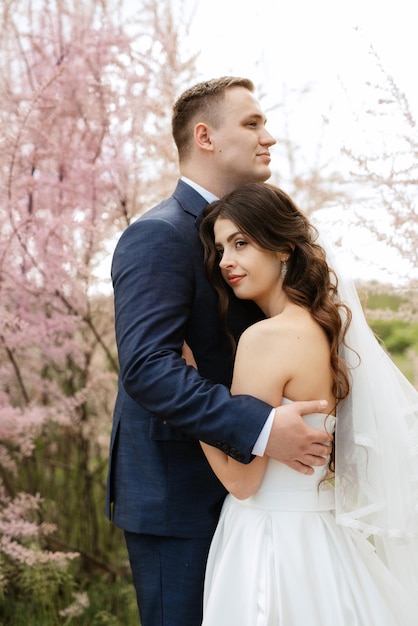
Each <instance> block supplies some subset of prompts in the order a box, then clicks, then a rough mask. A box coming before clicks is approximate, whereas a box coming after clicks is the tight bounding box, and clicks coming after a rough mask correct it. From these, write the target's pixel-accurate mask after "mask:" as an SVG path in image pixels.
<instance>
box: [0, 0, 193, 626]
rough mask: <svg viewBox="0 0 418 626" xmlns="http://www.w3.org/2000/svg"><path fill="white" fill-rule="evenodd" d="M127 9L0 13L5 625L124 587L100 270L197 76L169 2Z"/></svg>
mask: <svg viewBox="0 0 418 626" xmlns="http://www.w3.org/2000/svg"><path fill="white" fill-rule="evenodd" d="M125 4H126V3H125ZM130 9H131V10H130V11H129V12H128V11H127V7H125V6H124V3H123V2H103V1H100V2H99V1H97V2H96V1H95V0H90V1H89V2H86V3H85V2H78V1H77V0H55V1H53V2H51V1H48V0H45V1H44V0H39V1H37V2H31V1H30V0H10V1H9V2H5V3H3V4H2V9H1V11H2V13H1V30H0V32H1V35H0V37H1V39H0V46H1V50H2V54H1V60H0V63H1V67H0V81H1V82H0V89H1V107H0V128H1V132H0V136H1V145H2V149H1V156H0V177H1V184H0V228H1V242H0V277H1V280H0V372H1V389H0V420H1V421H0V436H1V443H0V532H1V543H0V590H1V592H0V599H1V601H2V608H3V613H4V618H2V619H4V622H2V623H4V624H13V626H17V625H18V624H25V625H27V624H29V623H32V622H30V619H31V620H33V623H39V624H43V625H45V624H47V623H63V617H64V616H67V617H68V619H70V618H71V617H72V616H73V614H74V612H75V614H76V613H77V612H78V613H83V614H85V615H86V619H87V618H89V619H90V620H91V618H92V615H93V614H94V611H95V610H96V611H97V607H96V609H94V607H93V608H90V609H89V607H88V606H86V598H85V596H82V595H81V596H80V595H78V596H76V598H75V600H74V598H73V596H72V595H71V594H72V593H73V592H76V593H78V594H80V593H81V592H83V591H84V589H85V586H86V585H89V584H90V583H91V577H92V575H93V574H96V573H101V574H105V575H106V577H107V581H109V580H110V579H111V580H115V579H117V577H118V576H121V575H124V574H126V572H127V571H128V566H127V562H126V554H125V551H124V547H123V548H122V546H123V543H122V541H121V537H120V536H119V534H118V533H117V530H116V529H115V528H114V527H113V526H112V525H111V524H109V522H108V521H107V520H106V519H105V517H104V482H105V475H106V462H107V452H108V438H109V429H110V424H111V414H112V408H113V402H114V397H115V386H116V378H117V373H118V363H117V355H116V350H115V345H114V333H113V307H112V301H111V299H110V298H109V297H108V296H106V295H104V294H103V290H102V288H101V287H102V285H101V281H102V280H103V279H102V278H101V277H100V274H99V273H98V266H99V264H100V262H101V259H102V258H103V256H104V255H106V254H108V253H107V251H106V243H107V242H108V241H109V240H112V237H113V236H114V235H115V233H116V232H119V231H121V230H122V229H123V228H124V227H126V225H127V224H129V222H130V221H131V219H132V218H133V217H135V216H137V215H139V214H140V213H141V211H143V210H144V208H145V207H148V206H150V203H152V202H153V201H154V200H155V198H156V197H157V196H158V197H161V196H163V195H165V194H166V193H167V191H168V189H170V188H171V187H172V184H173V181H174V180H175V179H176V177H177V161H176V158H175V152H174V146H173V143H172V140H171V132H170V116H171V107H172V104H173V102H174V100H175V97H176V96H177V94H178V93H179V91H181V90H182V86H183V84H186V83H187V84H189V81H190V76H191V75H193V70H194V60H193V58H188V59H185V60H183V59H182V54H181V50H180V44H179V37H180V36H181V33H182V29H181V28H179V27H178V25H177V24H175V23H174V20H173V17H172V13H171V7H170V3H169V2H168V1H165V0H147V1H144V2H141V6H140V7H138V9H137V10H136V11H132V7H130ZM77 555H78V556H77ZM68 566H70V567H68ZM108 589H112V587H111V586H109V587H108ZM111 595H112V594H109V593H108V592H106V595H105V596H103V597H102V598H101V600H100V603H101V602H104V599H106V601H107V602H108V603H109V602H112V597H111ZM89 602H90V600H88V601H87V604H89ZM113 602H118V599H117V595H116V594H115V595H114V597H113ZM119 602H120V600H119ZM100 603H99V606H100ZM132 604H134V601H132ZM68 605H70V608H69V613H65V611H66V610H67V609H68ZM114 608H115V607H109V611H110V613H109V614H111V613H112V611H113V609H114ZM134 609H135V613H136V606H134ZM60 610H64V613H63V614H62V617H61V619H59V611H60ZM89 610H90V615H89ZM29 616H30V619H29ZM36 616H38V619H39V621H37V622H35V619H36ZM102 617H103V615H102ZM78 623H81V622H78ZM86 623H87V622H86ZM88 623H93V622H91V621H89V622H88ZM120 623H124V624H126V623H128V620H127V619H123V618H122V621H121V622H120Z"/></svg>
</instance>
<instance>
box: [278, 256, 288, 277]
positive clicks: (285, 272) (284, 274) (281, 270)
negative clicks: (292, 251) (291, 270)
mask: <svg viewBox="0 0 418 626" xmlns="http://www.w3.org/2000/svg"><path fill="white" fill-rule="evenodd" d="M280 272H281V274H282V276H283V279H284V278H285V276H286V274H287V259H283V260H282V267H281V269H280Z"/></svg>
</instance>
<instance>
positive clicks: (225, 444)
mask: <svg viewBox="0 0 418 626" xmlns="http://www.w3.org/2000/svg"><path fill="white" fill-rule="evenodd" d="M222 450H223V451H224V452H226V454H228V453H229V451H230V446H229V444H228V443H224V444H222Z"/></svg>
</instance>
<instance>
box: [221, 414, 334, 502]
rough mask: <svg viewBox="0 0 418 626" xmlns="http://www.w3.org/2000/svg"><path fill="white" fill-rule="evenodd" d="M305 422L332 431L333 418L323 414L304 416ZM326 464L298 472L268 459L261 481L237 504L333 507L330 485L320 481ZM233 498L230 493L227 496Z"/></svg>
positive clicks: (326, 470)
mask: <svg viewBox="0 0 418 626" xmlns="http://www.w3.org/2000/svg"><path fill="white" fill-rule="evenodd" d="M303 419H304V420H305V422H306V423H307V424H308V425H309V426H312V428H317V429H319V430H326V431H327V432H330V433H333V432H334V429H335V417H333V416H332V415H324V414H323V413H312V414H310V415H305V416H304V418H303ZM327 474H328V463H327V464H326V465H321V466H319V467H315V468H314V473H313V474H310V475H305V474H301V473H300V472H297V471H296V470H293V469H291V468H290V467H288V466H287V465H284V464H283V463H280V462H279V461H275V460H274V459H269V460H268V462H267V466H266V471H265V474H264V478H263V481H262V483H261V485H260V487H259V489H258V491H257V493H255V494H254V495H253V496H250V497H249V498H247V499H246V500H241V501H240V503H241V504H243V505H245V506H253V507H256V508H262V509H264V508H267V509H269V510H278V511H322V510H329V509H333V508H334V501H335V497H334V488H333V486H332V484H331V482H329V481H327V480H324V479H325V478H326V476H327ZM231 497H233V496H231Z"/></svg>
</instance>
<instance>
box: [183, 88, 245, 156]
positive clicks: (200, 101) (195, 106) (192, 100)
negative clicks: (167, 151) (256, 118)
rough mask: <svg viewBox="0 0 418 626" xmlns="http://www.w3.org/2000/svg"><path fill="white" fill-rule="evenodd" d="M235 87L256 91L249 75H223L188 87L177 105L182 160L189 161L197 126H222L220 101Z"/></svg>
mask: <svg viewBox="0 0 418 626" xmlns="http://www.w3.org/2000/svg"><path fill="white" fill-rule="evenodd" d="M231 87H244V88H245V89H248V91H251V92H253V91H254V84H253V83H252V81H251V80H249V79H248V78H240V77H238V76H222V77H221V78H213V79H211V80H208V81H205V82H202V83H198V84H197V85H194V86H193V87H190V89H187V90H186V91H185V92H184V93H183V94H182V95H181V96H180V97H179V98H178V100H177V101H176V103H175V104H174V106H173V116H172V133H173V138H174V141H175V143H176V146H177V150H178V153H179V159H180V161H184V160H187V157H188V156H189V155H190V151H191V146H192V142H193V131H194V127H195V125H196V124H197V123H198V122H204V123H206V124H211V125H213V126H215V127H216V126H218V125H219V123H220V120H221V110H220V104H221V103H222V101H223V99H224V96H225V91H226V90H227V89H230V88H231Z"/></svg>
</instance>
